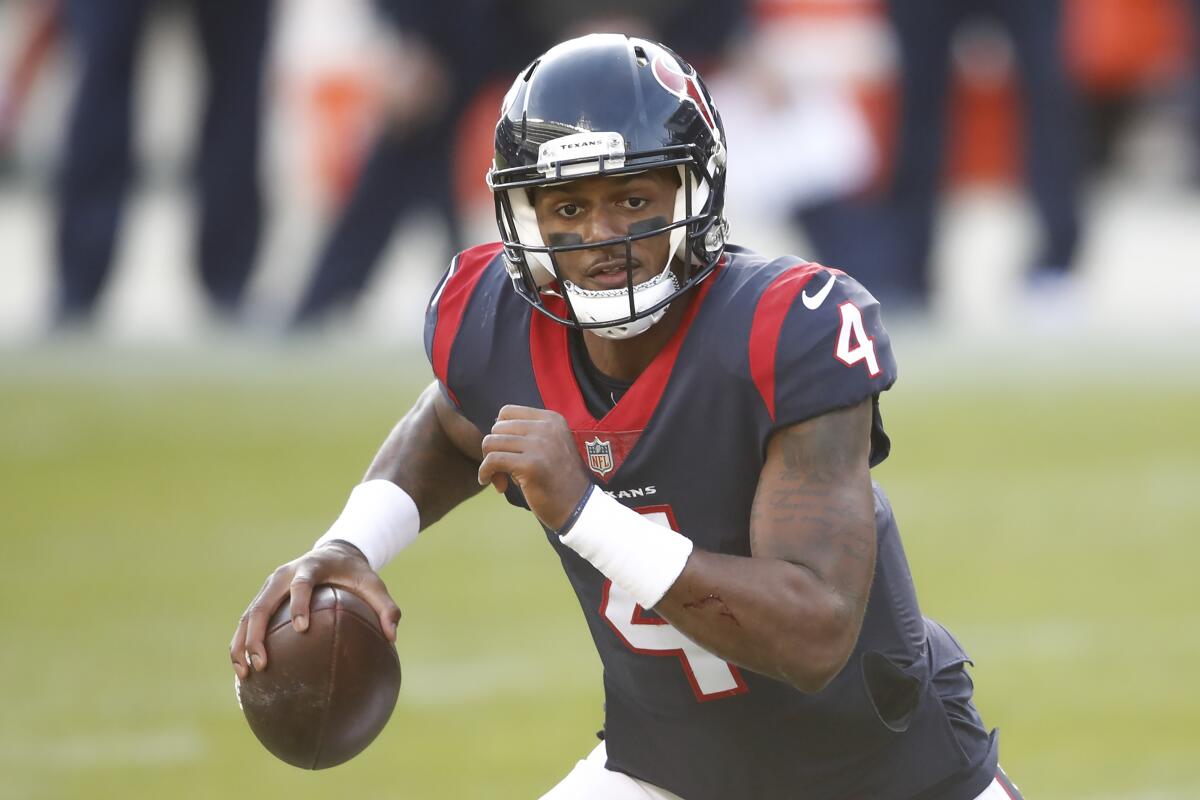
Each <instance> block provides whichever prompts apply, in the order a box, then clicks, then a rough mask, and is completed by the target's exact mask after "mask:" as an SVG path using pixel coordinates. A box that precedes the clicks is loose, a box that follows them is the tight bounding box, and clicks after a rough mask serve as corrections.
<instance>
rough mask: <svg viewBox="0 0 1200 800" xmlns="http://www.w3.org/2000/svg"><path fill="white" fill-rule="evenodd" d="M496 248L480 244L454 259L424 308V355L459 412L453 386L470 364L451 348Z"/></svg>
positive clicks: (495, 246) (497, 248)
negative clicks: (465, 362) (464, 362)
mask: <svg viewBox="0 0 1200 800" xmlns="http://www.w3.org/2000/svg"><path fill="white" fill-rule="evenodd" d="M500 249H501V245H500V244H491V245H480V246H478V247H473V248H471V249H470V250H465V251H463V252H461V253H459V254H458V255H457V256H455V257H454V259H453V260H452V261H451V262H450V266H449V267H448V268H447V270H446V273H445V274H444V275H443V276H442V279H441V280H440V281H438V284H437V287H436V288H435V289H434V290H433V295H432V296H431V297H430V298H429V305H428V306H427V307H426V309H425V337H424V338H425V355H426V356H427V357H428V358H429V364H430V366H431V367H433V373H434V375H436V376H437V380H438V384H439V386H440V387H441V389H442V392H443V394H445V395H446V397H447V398H449V399H450V401H451V402H452V403H453V404H454V406H455V407H456V408H459V409H460V410H461V407H462V404H461V403H460V402H459V399H458V396H457V394H456V384H458V383H459V382H460V380H461V376H462V374H463V372H464V370H469V369H470V368H471V365H468V364H463V363H462V362H463V358H462V356H463V354H462V353H459V354H456V352H455V345H456V344H458V340H459V338H460V337H459V334H460V331H461V330H462V327H463V321H464V319H465V318H466V315H467V307H468V305H469V304H470V301H471V297H472V295H473V294H474V292H475V289H476V287H477V286H478V285H479V282H480V279H481V278H482V277H483V276H484V274H485V272H486V271H487V269H488V266H489V264H491V263H492V261H493V260H494V259H495V257H496V255H497V254H498V253H499V252H500ZM466 355H467V356H470V355H471V353H467V354H466Z"/></svg>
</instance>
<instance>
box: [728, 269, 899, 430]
mask: <svg viewBox="0 0 1200 800" xmlns="http://www.w3.org/2000/svg"><path fill="white" fill-rule="evenodd" d="M718 277H719V278H720V279H721V283H722V284H723V289H724V291H722V292H720V293H719V295H718V297H719V300H718V303H719V304H720V305H721V317H722V319H723V320H724V322H723V323H722V325H721V326H720V327H721V328H723V335H722V336H720V337H718V338H717V339H716V341H715V342H714V344H715V346H716V347H717V348H718V349H719V351H720V355H721V361H722V362H723V363H724V364H725V365H726V368H727V370H730V371H733V372H735V373H736V374H738V375H740V376H741V377H743V378H744V379H745V380H747V381H749V382H750V383H751V384H752V385H753V389H754V393H755V394H756V395H757V396H758V398H759V401H760V402H761V407H762V409H763V410H764V411H765V412H766V414H767V415H768V417H769V418H770V420H771V423H772V427H781V426H784V425H788V424H791V423H794V422H800V421H803V420H805V419H809V418H811V417H815V416H818V415H820V414H823V413H826V412H828V411H833V410H835V409H838V408H844V407H846V406H850V405H854V404H855V403H858V402H860V401H862V400H864V399H866V398H868V397H871V396H873V395H876V394H878V393H880V392H882V391H884V390H886V389H887V388H888V387H890V386H891V385H892V383H893V382H894V381H895V379H896V363H895V359H894V357H893V354H892V349H891V339H890V338H889V336H888V334H887V331H886V330H885V329H884V327H883V322H882V319H881V317H880V313H879V303H878V301H877V300H876V299H875V298H874V297H873V296H872V295H871V294H870V292H868V291H867V290H866V289H865V288H864V287H863V286H862V284H860V283H859V282H858V281H856V280H855V279H854V278H853V277H851V276H849V275H847V274H846V273H844V272H842V271H841V270H838V269H834V268H832V267H826V266H824V265H822V264H817V263H815V262H810V261H805V260H804V259H800V258H796V257H794V256H788V257H783V258H777V259H766V258H764V257H762V256H758V255H756V254H754V253H750V252H749V251H745V250H742V249H741V248H735V249H733V251H732V253H731V255H730V259H729V261H728V263H727V265H726V269H725V270H724V274H723V275H720V276H718ZM716 289H717V287H716V286H714V291H715V290H716Z"/></svg>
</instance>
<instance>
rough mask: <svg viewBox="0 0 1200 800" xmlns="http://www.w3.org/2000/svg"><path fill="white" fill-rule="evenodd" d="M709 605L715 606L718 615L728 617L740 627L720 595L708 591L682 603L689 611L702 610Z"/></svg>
mask: <svg viewBox="0 0 1200 800" xmlns="http://www.w3.org/2000/svg"><path fill="white" fill-rule="evenodd" d="M710 606H715V607H716V612H717V614H718V615H720V616H722V617H726V618H728V619H729V621H730V622H732V623H733V624H734V625H737V626H738V627H739V628H740V627H742V623H740V622H738V618H737V617H736V616H734V613H733V612H732V611H730V610H729V606H727V605H725V601H724V600H722V599H721V596H720V595H718V594H714V593H712V592H709V593H708V594H706V595H704V597H701V598H700V599H699V600H692V601H690V602H687V603H684V604H683V607H684V608H686V609H687V610H689V611H703V610H704V609H705V608H708V607H710Z"/></svg>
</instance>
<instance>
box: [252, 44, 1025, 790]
mask: <svg viewBox="0 0 1200 800" xmlns="http://www.w3.org/2000/svg"><path fill="white" fill-rule="evenodd" d="M727 146H728V144H727V142H726V141H725V135H724V129H723V127H722V123H721V118H720V115H719V114H718V113H717V110H716V109H715V108H714V107H713V104H712V102H711V99H710V97H709V94H708V91H707V89H705V87H704V84H703V83H702V81H701V80H700V78H699V76H698V75H697V74H696V72H695V71H694V70H693V69H692V67H691V66H690V65H688V64H687V63H686V62H684V61H682V60H681V59H680V58H679V57H678V56H676V55H675V54H674V53H673V52H672V51H670V50H669V49H667V48H666V47H664V46H662V45H659V44H656V43H654V42H651V41H647V40H643V39H637V38H630V37H626V36H622V35H616V34H595V35H591V36H586V37H582V38H579V39H574V40H571V41H568V42H564V43H563V44H560V45H558V46H556V47H554V48H552V49H551V50H549V51H548V52H546V53H545V54H544V55H542V56H541V57H540V58H538V59H536V60H535V61H534V62H533V63H531V64H530V65H529V66H528V67H527V68H525V69H524V70H522V72H521V73H520V74H519V75H518V76H517V79H516V81H515V82H514V84H513V86H512V89H511V90H510V91H509V92H508V94H507V96H506V97H505V99H504V104H503V107H502V108H501V113H500V120H499V123H498V124H497V126H496V139H495V160H494V163H493V166H492V169H491V170H490V171H489V173H488V183H489V185H490V187H491V189H492V191H493V193H494V196H495V203H496V218H497V223H498V226H499V230H500V238H501V241H500V242H497V243H495V244H491V245H484V246H480V247H475V248H472V249H470V250H467V251H465V252H463V253H461V254H459V255H458V256H457V257H456V258H455V259H454V261H453V263H452V264H451V265H450V268H449V270H448V271H447V272H446V275H445V277H444V278H443V279H442V280H441V282H440V284H439V285H438V287H437V289H436V291H435V292H434V294H433V297H432V299H431V300H430V303H429V308H428V312H427V318H426V330H425V345H426V351H427V353H428V355H429V359H430V362H431V364H432V367H433V372H434V375H435V376H436V380H435V381H434V382H433V383H432V384H431V385H430V386H429V388H428V389H427V390H426V391H425V392H424V393H423V394H422V395H421V397H420V399H419V400H418V401H417V403H416V405H415V406H414V407H413V409H412V410H411V411H410V412H409V413H408V414H407V415H406V416H405V417H404V418H403V419H402V420H401V421H400V423H399V424H398V425H397V426H396V428H395V429H394V430H393V431H392V433H391V434H390V435H389V436H388V438H387V440H386V441H385V442H384V443H383V445H382V447H381V449H380V450H379V453H378V454H377V455H376V457H375V460H374V462H373V463H372V465H371V467H370V469H369V471H368V473H367V475H366V478H365V480H364V482H363V483H361V484H360V485H358V486H357V487H356V488H355V489H354V491H353V492H352V493H351V495H350V499H349V501H348V502H347V505H346V508H345V510H344V511H343V512H342V514H341V516H340V517H339V518H338V520H337V521H336V522H335V523H334V525H333V526H332V528H331V529H330V530H329V531H328V532H327V533H326V534H325V535H324V536H322V537H321V538H320V539H319V540H318V541H317V543H316V545H315V546H314V548H313V549H312V550H310V551H309V552H307V553H305V554H303V555H301V556H300V557H299V558H296V559H294V560H293V561H290V562H288V563H287V564H284V565H283V566H281V567H280V568H279V569H277V570H275V572H273V573H272V575H271V576H270V577H269V578H268V579H267V582H266V583H265V584H264V586H263V588H262V590H261V591H260V592H259V594H258V596H257V597H256V598H255V599H254V601H253V602H252V603H251V604H250V606H249V608H248V609H247V610H246V613H245V614H244V615H243V617H242V619H241V621H240V623H239V625H238V627H237V631H236V632H235V634H234V637H233V642H232V644H231V648H230V655H231V658H232V660H233V664H234V670H235V671H236V672H237V673H238V674H239V676H241V677H245V676H246V675H247V674H248V670H255V669H264V668H266V665H267V663H268V658H269V653H267V652H266V650H265V649H264V647H263V635H264V629H265V626H266V621H267V620H268V618H269V617H270V615H271V613H272V612H273V611H274V610H275V609H277V608H278V607H279V605H280V603H281V602H282V601H283V600H284V599H285V598H287V597H288V596H289V594H290V596H291V600H292V614H293V625H295V626H296V628H297V629H298V630H303V629H304V628H305V626H306V625H307V610H308V608H309V606H308V602H309V597H310V595H311V592H312V589H313V587H314V586H315V585H317V584H323V583H332V584H337V585H341V586H345V587H346V588H348V589H351V590H353V591H355V592H357V593H358V594H360V595H361V596H362V597H363V598H364V599H365V600H367V601H368V602H369V603H370V604H371V605H372V607H373V608H374V609H375V610H376V611H377V612H378V614H379V616H380V620H381V622H382V623H383V626H384V629H385V631H386V632H388V633H389V635H391V636H394V635H395V633H394V632H395V626H396V623H397V621H398V619H399V610H398V609H397V608H396V606H395V603H394V602H393V601H392V599H391V598H390V596H389V595H388V593H387V589H386V588H385V587H384V584H383V582H382V581H381V580H380V578H379V576H378V574H377V571H378V570H379V569H380V568H381V567H382V566H383V565H384V564H385V563H387V561H388V560H389V559H391V558H392V557H393V556H395V555H397V554H398V553H399V552H400V551H401V550H403V549H404V547H405V546H406V545H408V544H409V543H410V542H411V541H412V540H413V539H415V537H416V536H417V533H418V531H419V530H420V529H422V528H424V527H426V526H428V525H430V524H432V523H433V522H434V521H436V520H437V519H439V518H440V517H441V516H442V515H444V514H445V513H447V512H448V511H450V510H451V509H452V508H453V507H454V506H455V505H457V504H458V503H460V502H462V501H463V500H464V499H466V498H467V497H469V496H471V495H472V494H474V493H475V492H477V491H479V489H480V487H482V486H487V485H489V484H490V485H492V486H494V487H495V488H496V489H497V490H499V491H501V492H503V493H504V494H505V496H506V497H507V499H508V501H509V502H510V503H513V504H515V505H518V506H521V507H524V508H528V509H529V511H531V512H532V514H533V515H534V517H536V518H537V520H538V522H539V523H540V524H541V527H542V528H543V530H544V532H545V536H546V538H547V540H548V542H549V544H550V546H551V547H553V548H554V549H555V551H556V552H557V554H558V556H559V558H560V559H561V562H562V566H563V569H564V570H565V571H566V573H567V576H568V578H569V579H570V582H571V585H572V586H573V588H574V590H575V593H576V595H577V596H578V599H579V602H580V605H581V607H582V609H583V612H584V616H585V618H586V619H587V623H588V625H589V627H590V630H591V634H592V637H593V639H594V641H595V644H596V648H597V650H598V651H599V654H600V658H601V661H602V663H603V667H604V693H605V718H604V731H603V740H602V741H601V743H600V744H599V745H598V746H597V747H596V749H595V750H594V751H593V752H592V753H590V754H581V755H582V756H583V758H582V759H581V760H580V761H579V763H578V764H577V765H575V767H574V769H572V770H571V771H570V772H569V773H568V774H567V775H566V776H565V777H564V779H563V780H562V782H561V783H559V784H558V785H557V786H555V787H553V788H551V789H550V790H549V791H548V793H547V794H546V795H545V797H546V798H550V799H551V800H578V799H579V798H597V800H599V799H600V798H603V799H604V800H622V798H646V797H651V798H686V800H747V799H751V800H753V799H755V798H763V799H764V800H765V799H774V798H778V799H779V800H783V799H785V798H787V799H789V800H790V799H791V798H803V799H804V800H851V799H852V798H853V799H860V798H861V799H870V800H892V799H893V798H894V799H895V800H910V799H915V798H930V799H932V798H938V799H939V800H940V799H943V798H944V799H945V800H974V799H975V798H986V800H1005V798H1019V797H1020V795H1019V794H1018V792H1017V791H1016V789H1015V788H1013V787H1012V785H1011V783H1009V782H1008V780H1007V778H1005V776H1004V774H1003V773H1002V772H1001V771H1000V769H999V766H998V760H997V759H998V754H997V746H998V745H997V737H996V734H995V732H994V731H993V732H989V730H988V729H987V728H986V727H985V726H984V725H983V722H982V721H981V719H980V716H979V714H978V712H977V711H976V709H975V706H974V704H973V702H972V683H971V679H970V677H969V676H968V674H967V672H966V668H965V666H966V663H967V656H966V654H965V653H964V652H963V650H962V648H961V647H960V646H959V644H958V642H957V641H956V640H955V639H954V638H953V637H952V636H951V635H950V633H949V632H947V631H946V629H945V628H943V627H942V626H940V625H939V624H937V623H936V622H934V621H932V620H930V619H928V618H926V617H924V616H923V615H922V613H921V610H920V607H919V606H918V603H917V598H916V594H915V592H914V588H913V582H912V578H911V576H910V574H909V569H908V565H907V561H906V559H905V555H904V551H903V548H902V545H901V542H900V536H899V532H898V530H897V527H896V520H895V517H894V516H893V514H892V509H891V506H890V504H889V502H888V500H887V497H886V496H885V495H884V493H883V491H882V490H881V489H880V488H879V487H878V486H876V485H875V484H874V483H873V482H872V479H871V473H870V470H871V467H872V466H874V465H875V464H878V463H879V462H880V461H882V460H883V459H884V458H886V457H887V455H888V451H889V448H890V443H889V440H888V437H887V434H886V433H885V432H884V428H883V422H882V418H881V416H880V411H879V396H880V393H882V392H883V391H885V390H887V389H888V388H889V387H890V386H891V385H892V383H893V382H894V380H895V378H896V364H895V360H894V358H893V355H892V351H891V347H890V343H889V339H888V335H887V332H886V331H885V330H884V328H883V325H882V323H881V320H880V314H879V305H878V303H877V302H876V301H875V299H874V298H873V297H872V296H871V295H870V294H869V293H868V292H867V291H866V290H865V289H864V288H863V287H862V286H860V285H859V284H858V283H856V282H855V281H854V280H853V279H852V278H851V277H849V276H847V275H845V274H843V273H841V272H839V271H838V270H835V269H830V268H827V267H824V266H821V265H818V264H813V263H808V262H805V261H802V260H800V259H796V258H776V259H770V258H764V257H762V256H759V255H756V254H754V253H752V252H750V251H748V250H745V249H743V248H741V247H737V246H734V245H732V244H728V243H727V242H726V235H727V230H728V226H727V224H726V221H725V218H724V211H723V200H724V187H725V174H726V164H727V156H728V150H727Z"/></svg>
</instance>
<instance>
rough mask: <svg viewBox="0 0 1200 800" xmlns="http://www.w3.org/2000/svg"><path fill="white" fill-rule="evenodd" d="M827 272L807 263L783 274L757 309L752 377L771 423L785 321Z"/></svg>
mask: <svg viewBox="0 0 1200 800" xmlns="http://www.w3.org/2000/svg"><path fill="white" fill-rule="evenodd" d="M825 269H826V267H823V266H821V265H820V264H814V263H811V262H805V263H802V264H797V265H796V266H794V267H792V268H791V269H788V270H784V271H783V272H782V273H780V274H779V277H777V278H775V280H773V281H771V285H770V286H768V287H767V289H766V291H764V292H763V294H762V297H760V298H759V300H758V307H757V308H755V309H754V321H753V322H752V323H751V325H750V377H751V378H752V379H753V380H754V385H755V387H757V389H758V393H759V395H761V396H762V400H763V403H764V404H765V405H766V407H767V413H768V414H769V415H770V417H771V419H772V420H774V419H775V353H776V351H777V350H778V348H779V334H780V332H781V331H782V330H783V321H784V319H786V318H787V313H788V309H790V308H791V307H792V303H793V302H794V301H795V300H796V295H798V294H800V290H802V289H803V288H804V287H805V286H806V285H807V284H808V282H809V281H810V280H812V277H813V276H814V275H816V274H817V273H818V272H820V271H822V270H825ZM829 271H830V272H834V271H835V270H829Z"/></svg>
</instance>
